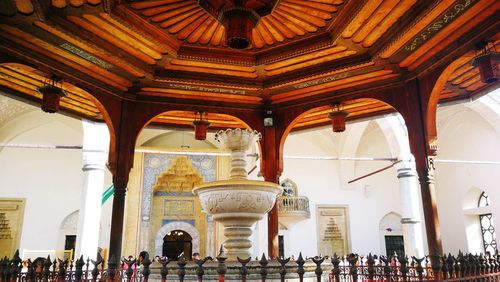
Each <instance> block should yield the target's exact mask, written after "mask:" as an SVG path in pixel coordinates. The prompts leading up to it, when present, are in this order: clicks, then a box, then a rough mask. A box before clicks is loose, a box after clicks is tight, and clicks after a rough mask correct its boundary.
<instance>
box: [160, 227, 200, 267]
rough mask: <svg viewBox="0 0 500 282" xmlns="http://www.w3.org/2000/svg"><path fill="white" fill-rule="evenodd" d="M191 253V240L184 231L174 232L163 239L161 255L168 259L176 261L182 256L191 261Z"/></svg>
mask: <svg viewBox="0 0 500 282" xmlns="http://www.w3.org/2000/svg"><path fill="white" fill-rule="evenodd" d="M192 251H193V238H192V237H191V235H189V233H187V232H186V231H184V230H174V231H171V232H168V233H167V235H165V237H163V251H162V255H163V256H166V257H168V258H169V259H172V260H178V259H179V257H180V256H181V255H182V256H184V258H185V259H187V260H191V255H192Z"/></svg>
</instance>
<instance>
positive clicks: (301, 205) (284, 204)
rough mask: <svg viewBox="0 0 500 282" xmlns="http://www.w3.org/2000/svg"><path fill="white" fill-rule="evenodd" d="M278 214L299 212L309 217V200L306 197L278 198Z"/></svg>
mask: <svg viewBox="0 0 500 282" xmlns="http://www.w3.org/2000/svg"><path fill="white" fill-rule="evenodd" d="M278 211H279V213H294V212H301V213H304V214H307V215H309V199H308V198H307V197H293V196H280V197H278Z"/></svg>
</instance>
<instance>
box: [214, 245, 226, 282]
mask: <svg viewBox="0 0 500 282" xmlns="http://www.w3.org/2000/svg"><path fill="white" fill-rule="evenodd" d="M216 259H217V262H218V264H217V274H219V282H224V280H225V277H226V272H227V266H226V260H227V256H226V253H225V252H224V248H223V247H222V245H221V246H220V250H219V254H218V255H217V257H216Z"/></svg>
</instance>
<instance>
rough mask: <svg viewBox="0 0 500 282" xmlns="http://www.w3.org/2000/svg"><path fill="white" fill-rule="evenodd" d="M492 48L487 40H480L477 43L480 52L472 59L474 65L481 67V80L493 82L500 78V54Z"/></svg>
mask: <svg viewBox="0 0 500 282" xmlns="http://www.w3.org/2000/svg"><path fill="white" fill-rule="evenodd" d="M494 48H495V46H494V45H493V48H490V46H489V44H488V43H487V42H480V43H478V44H477V45H476V49H477V50H479V51H480V54H479V55H478V56H476V57H474V58H473V59H472V65H473V66H474V67H477V68H478V69H479V74H480V75H481V81H482V82H484V83H493V82H495V81H498V80H499V78H500V70H499V68H498V62H499V61H500V54H498V53H497V52H496V50H494Z"/></svg>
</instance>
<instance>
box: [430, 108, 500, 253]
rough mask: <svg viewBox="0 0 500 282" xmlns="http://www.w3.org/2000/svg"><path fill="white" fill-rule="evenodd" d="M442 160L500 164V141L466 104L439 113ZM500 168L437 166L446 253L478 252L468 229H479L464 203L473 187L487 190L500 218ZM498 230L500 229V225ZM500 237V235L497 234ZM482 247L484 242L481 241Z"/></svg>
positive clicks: (491, 129)
mask: <svg viewBox="0 0 500 282" xmlns="http://www.w3.org/2000/svg"><path fill="white" fill-rule="evenodd" d="M438 145H439V151H438V159H447V160H478V161H500V150H499V149H498V148H499V147H500V138H499V136H498V134H497V133H496V131H495V129H494V128H493V127H492V126H491V125H490V124H489V123H488V122H487V121H485V120H484V119H483V118H482V117H481V116H480V115H479V114H478V113H477V112H474V111H472V110H471V109H469V108H467V107H464V106H462V105H456V106H450V107H444V108H441V109H439V111H438ZM499 181H500V165H481V164H456V163H437V164H436V193H437V201H438V205H437V206H438V214H439V219H440V223H441V232H442V237H443V238H442V239H443V248H444V251H445V252H451V253H457V252H458V250H462V251H472V252H476V251H477V246H478V242H475V243H474V242H468V241H467V235H466V229H467V228H468V229H469V233H474V232H473V230H471V229H477V228H479V226H478V225H477V224H475V225H469V227H467V222H471V224H472V223H473V221H472V218H471V216H464V212H463V203H464V198H465V197H466V194H467V193H468V191H469V190H470V189H471V188H474V187H475V188H477V189H480V190H484V191H486V193H487V194H488V195H489V197H490V202H491V204H492V207H491V211H492V213H493V218H494V219H497V222H499V220H500V219H499V218H500V189H499V186H500V184H499ZM497 230H498V226H497ZM497 236H498V232H497ZM480 244H482V242H480Z"/></svg>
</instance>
